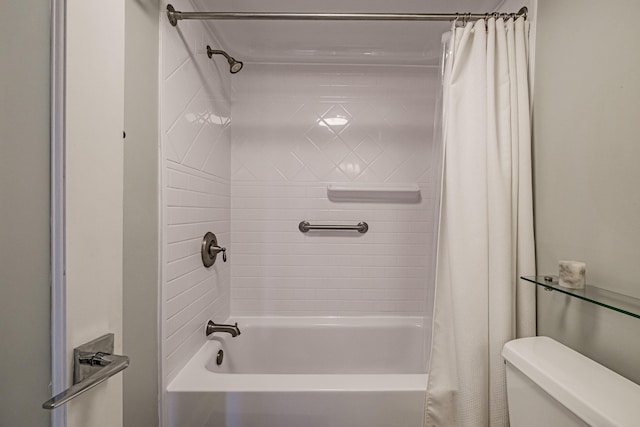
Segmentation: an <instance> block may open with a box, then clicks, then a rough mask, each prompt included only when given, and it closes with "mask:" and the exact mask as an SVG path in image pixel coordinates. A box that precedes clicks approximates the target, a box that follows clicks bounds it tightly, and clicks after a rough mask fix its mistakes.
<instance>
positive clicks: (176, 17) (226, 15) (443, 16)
mask: <svg viewBox="0 0 640 427" xmlns="http://www.w3.org/2000/svg"><path fill="white" fill-rule="evenodd" d="M527 12H528V9H527V7H526V6H525V7H522V8H521V9H520V10H519V11H518V12H517V13H498V12H493V13H288V12H287V13H281V12H182V11H178V10H175V8H174V7H173V6H172V5H171V4H169V5H167V18H168V19H169V22H170V23H171V25H173V26H174V27H175V26H176V25H178V21H180V20H182V19H213V20H225V19H245V20H281V21H282V20H284V21H291V20H296V21H297V20H303V21H454V20H457V19H460V20H462V21H471V20H476V19H487V18H491V17H493V18H514V19H515V18H519V17H523V18H524V19H526V18H527Z"/></svg>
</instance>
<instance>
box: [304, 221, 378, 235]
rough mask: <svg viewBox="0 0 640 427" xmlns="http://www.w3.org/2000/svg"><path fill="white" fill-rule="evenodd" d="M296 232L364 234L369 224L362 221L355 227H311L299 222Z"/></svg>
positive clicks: (316, 225) (306, 223) (315, 225)
mask: <svg viewBox="0 0 640 427" xmlns="http://www.w3.org/2000/svg"><path fill="white" fill-rule="evenodd" d="M298 230H300V231H302V232H303V233H306V232H307V231H309V230H340V231H343V230H347V231H349V230H354V231H358V232H360V233H363V234H364V233H366V232H367V231H369V224H367V223H366V222H364V221H362V222H359V223H358V224H357V225H318V224H314V225H312V224H309V222H308V221H300V224H298Z"/></svg>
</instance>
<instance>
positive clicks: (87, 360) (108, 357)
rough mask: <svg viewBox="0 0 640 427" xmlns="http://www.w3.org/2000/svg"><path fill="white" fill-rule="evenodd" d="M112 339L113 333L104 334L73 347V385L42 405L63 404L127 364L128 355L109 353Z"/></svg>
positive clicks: (56, 405) (46, 406)
mask: <svg viewBox="0 0 640 427" xmlns="http://www.w3.org/2000/svg"><path fill="white" fill-rule="evenodd" d="M113 339H114V336H113V334H106V335H103V336H101V337H100V338H97V339H95V340H93V341H91V342H88V343H86V344H83V345H81V346H79V347H77V348H74V349H73V359H74V373H73V377H74V378H73V385H72V386H71V387H69V388H68V389H66V390H65V391H63V392H62V393H59V394H56V395H55V396H53V397H52V398H51V399H49V400H47V401H46V402H44V403H43V404H42V407H43V408H44V409H55V408H57V407H59V406H61V405H64V404H65V403H67V402H68V401H70V400H71V399H74V398H76V397H78V396H79V395H81V394H82V393H84V392H85V391H87V390H90V389H92V388H93V387H95V386H97V385H98V384H100V383H102V382H104V381H106V380H107V379H109V378H110V377H112V376H114V375H115V374H117V373H118V372H120V371H122V370H124V369H125V368H126V367H127V366H129V357H128V356H118V355H116V354H111V353H110V352H111V351H113ZM100 349H102V350H106V351H101V350H100Z"/></svg>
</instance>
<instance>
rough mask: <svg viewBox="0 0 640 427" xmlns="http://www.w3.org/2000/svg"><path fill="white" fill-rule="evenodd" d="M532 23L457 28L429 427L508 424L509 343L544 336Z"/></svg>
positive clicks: (450, 68)
mask: <svg viewBox="0 0 640 427" xmlns="http://www.w3.org/2000/svg"><path fill="white" fill-rule="evenodd" d="M527 35H528V24H527V23H526V22H525V21H524V20H523V19H522V18H519V19H518V20H516V21H515V22H514V20H513V19H509V20H507V21H504V20H502V19H494V18H490V19H488V20H486V21H485V20H479V21H476V22H475V23H467V24H466V25H465V26H464V27H457V26H456V25H455V24H454V26H453V29H452V30H451V33H450V36H449V40H448V42H447V43H446V46H445V49H446V52H445V55H444V57H445V62H444V66H443V99H442V103H443V114H442V140H443V155H444V157H443V181H442V194H441V209H440V231H439V236H438V251H437V268H436V294H435V306H434V319H433V338H432V348H431V359H430V371H429V380H428V381H429V383H428V387H427V404H426V416H425V425H426V426H438V427H450V426H474V427H476V426H500V425H508V409H507V401H506V389H505V368H504V363H503V360H502V357H501V351H502V346H503V345H504V343H506V342H507V341H509V340H511V339H514V338H516V337H523V336H531V335H535V290H534V287H533V286H529V285H527V284H523V283H520V281H519V279H518V277H519V276H521V275H533V274H535V271H534V270H535V260H534V256H535V255H534V241H533V206H532V183H531V127H530V104H529V82H528V76H527V75H528V64H527V56H528V41H527Z"/></svg>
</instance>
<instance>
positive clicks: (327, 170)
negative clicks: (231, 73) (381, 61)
mask: <svg viewBox="0 0 640 427" xmlns="http://www.w3.org/2000/svg"><path fill="white" fill-rule="evenodd" d="M287 68H288V69H285V70H283V67H280V68H274V66H271V67H270V66H266V65H254V66H252V67H251V69H247V70H246V72H245V70H243V73H242V75H240V74H238V76H237V77H236V78H234V80H233V85H234V94H235V96H236V99H234V104H233V110H234V124H233V130H232V132H233V144H232V147H231V156H232V170H233V171H234V173H233V175H232V179H233V180H242V181H245V180H253V179H256V180H259V181H264V180H267V181H290V182H297V181H308V180H309V178H310V177H313V178H314V179H315V180H316V181H318V182H326V181H331V182H335V181H338V182H352V181H356V182H357V181H366V182H400V181H402V182H421V181H424V180H429V177H430V175H429V169H430V167H431V160H432V159H431V157H430V153H431V149H432V134H433V104H434V93H435V84H436V83H437V79H436V78H435V70H429V69H427V70H426V71H425V70H424V69H421V70H418V71H414V70H411V69H408V70H404V71H398V69H394V70H389V69H386V68H383V69H378V68H370V69H367V71H366V72H363V70H362V68H358V67H348V66H342V67H334V69H335V71H333V72H331V71H329V72H327V71H325V72H318V71H316V72H314V74H313V76H314V78H313V79H311V78H310V76H309V73H308V71H309V70H308V69H309V67H293V66H292V67H287ZM303 68H304V69H303ZM258 87H259V88H260V90H259V92H257V91H256V90H255V89H256V88H258ZM292 156H293V157H294V158H295V159H297V160H298V162H293V161H292V160H291V157H292ZM283 159H286V160H283ZM247 172H248V173H247Z"/></svg>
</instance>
